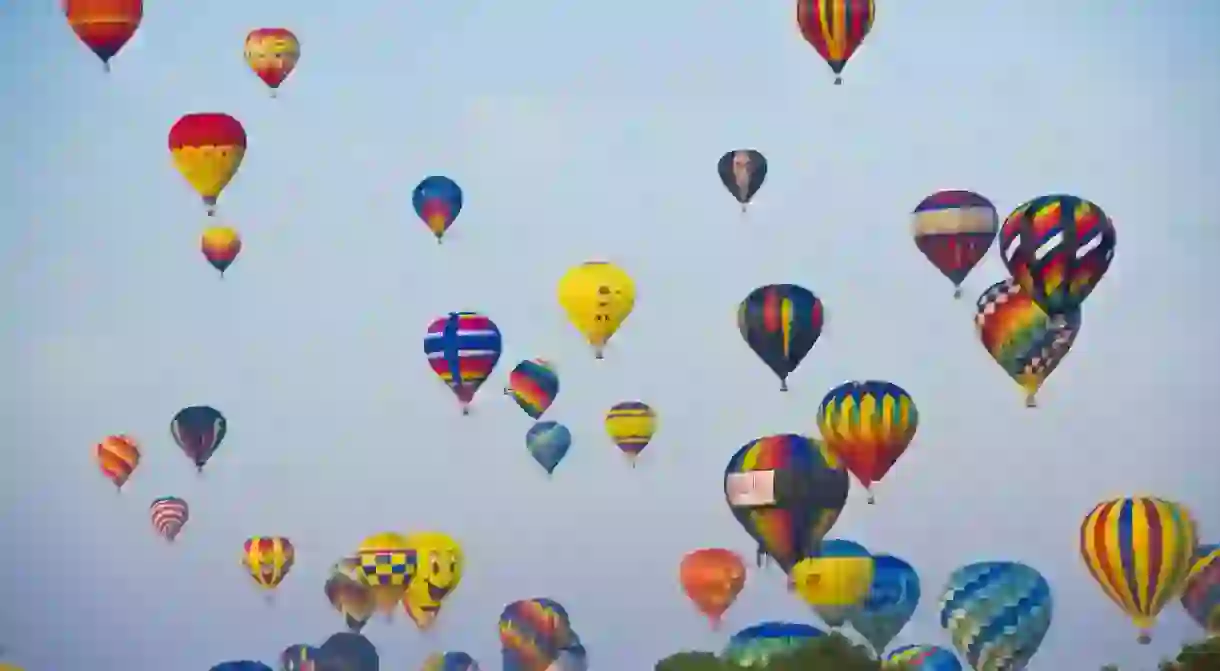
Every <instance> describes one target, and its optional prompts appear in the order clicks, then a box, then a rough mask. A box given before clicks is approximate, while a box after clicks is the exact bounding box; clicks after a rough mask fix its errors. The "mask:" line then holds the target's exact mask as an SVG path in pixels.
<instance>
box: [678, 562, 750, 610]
mask: <svg viewBox="0 0 1220 671" xmlns="http://www.w3.org/2000/svg"><path fill="white" fill-rule="evenodd" d="M678 581H679V582H680V583H681V585H682V591H683V592H686V596H687V598H688V599H690V600H691V603H693V604H695V607H696V608H698V609H699V612H700V613H703V614H704V615H705V616H707V619H708V621H709V622H711V624H712V627H713V628H718V627H719V626H720V619H721V618H722V617H724V614H725V612H726V611H728V609H729V607H730V606H732V605H733V602H734V601H736V600H737V595H738V594H741V590H742V589H743V588H744V587H745V586H746V566H745V564H744V563H743V562H742V561H741V557H739V556H738V555H737V553H736V552H733V551H732V550H725V549H724V548H703V549H701V550H692V551H691V552H688V553H686V556H684V557H682V562H681V563H680V564H679V565H678Z"/></svg>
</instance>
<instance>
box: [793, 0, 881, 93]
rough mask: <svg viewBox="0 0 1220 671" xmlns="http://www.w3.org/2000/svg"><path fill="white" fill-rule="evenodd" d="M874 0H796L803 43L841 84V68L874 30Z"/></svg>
mask: <svg viewBox="0 0 1220 671" xmlns="http://www.w3.org/2000/svg"><path fill="white" fill-rule="evenodd" d="M876 16H877V7H876V5H875V3H874V2H873V0H797V3H796V24H797V26H799V27H800V29H801V35H802V36H803V37H804V38H805V41H806V42H808V43H809V45H810V46H812V47H813V48H814V49H816V50H817V52H818V55H820V56H821V57H822V59H823V60H825V61H826V64H827V65H829V66H830V69H831V70H832V71H833V72H834V73H835V85H836V86H837V85H839V84H842V83H843V77H842V74H843V68H844V67H846V66H847V61H848V60H849V59H851V57H852V54H854V53H856V50H857V49H859V48H860V45H861V44H862V43H863V42H864V38H865V37H867V36H868V32H869V31H870V30H872V28H873V19H874V18H876Z"/></svg>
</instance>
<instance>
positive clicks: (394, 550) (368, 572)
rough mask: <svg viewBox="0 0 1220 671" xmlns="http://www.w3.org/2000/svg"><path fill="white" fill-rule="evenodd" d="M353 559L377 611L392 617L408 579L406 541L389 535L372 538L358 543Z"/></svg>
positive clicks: (397, 535)
mask: <svg viewBox="0 0 1220 671" xmlns="http://www.w3.org/2000/svg"><path fill="white" fill-rule="evenodd" d="M356 559H357V561H358V562H359V564H360V571H361V575H362V576H363V577H364V581H365V584H367V585H368V586H369V587H370V588H371V589H372V590H373V601H374V602H375V603H376V604H377V608H378V610H380V611H381V612H383V613H386V614H387V615H388V614H390V613H392V612H393V608H394V606H395V605H397V604H398V602H400V601H402V598H403V595H404V594H405V593H406V590H407V583H408V581H409V580H410V579H411V573H410V562H409V561H408V559H407V537H406V536H403V535H402V534H398V533H394V532H392V531H385V532H382V533H379V534H373V535H372V536H369V537H368V538H366V539H364V541H362V542H361V543H360V547H359V549H357V550H356Z"/></svg>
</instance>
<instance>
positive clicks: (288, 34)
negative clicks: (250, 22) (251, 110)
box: [245, 28, 301, 98]
mask: <svg viewBox="0 0 1220 671" xmlns="http://www.w3.org/2000/svg"><path fill="white" fill-rule="evenodd" d="M245 57H246V63H247V64H248V65H249V66H250V69H251V70H253V71H254V74H256V75H258V78H259V79H261V80H263V83H264V84H266V85H267V86H268V87H269V88H270V89H271V97H272V98H274V97H275V93H276V89H278V88H279V87H280V85H281V84H283V83H284V80H285V79H288V75H290V74H292V71H293V70H295V69H296V67H297V61H299V60H300V59H301V42H300V40H298V39H297V36H296V35H294V34H293V33H292V31H291V30H288V29H287V28H258V29H255V30H252V31H250V34H249V35H247V36H246V49H245Z"/></svg>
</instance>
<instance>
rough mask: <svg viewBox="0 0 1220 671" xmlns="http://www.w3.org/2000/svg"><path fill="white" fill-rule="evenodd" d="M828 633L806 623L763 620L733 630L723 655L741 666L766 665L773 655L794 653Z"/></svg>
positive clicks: (727, 659) (725, 658)
mask: <svg viewBox="0 0 1220 671" xmlns="http://www.w3.org/2000/svg"><path fill="white" fill-rule="evenodd" d="M825 634H826V632H824V631H822V630H821V629H818V628H817V627H811V626H809V625H807V624H799V623H796V622H760V623H758V624H756V625H754V626H751V627H746V628H745V629H742V630H741V631H739V632H737V633H736V634H733V635H732V636H731V637H730V638H729V643H728V645H726V646H725V648H724V651H723V652H721V653H720V657H721V659H723V660H725V661H727V662H729V663H730V664H734V665H736V666H739V667H745V668H750V667H759V666H766V665H767V664H768V663H769V662H770V661H771V659H772V658H773V657H776V656H779V655H787V654H791V653H792V652H793V651H794V650H797V649H798V648H801V647H803V646H805V645H808V644H809V641H811V640H813V639H815V638H818V637H820V636H825Z"/></svg>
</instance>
